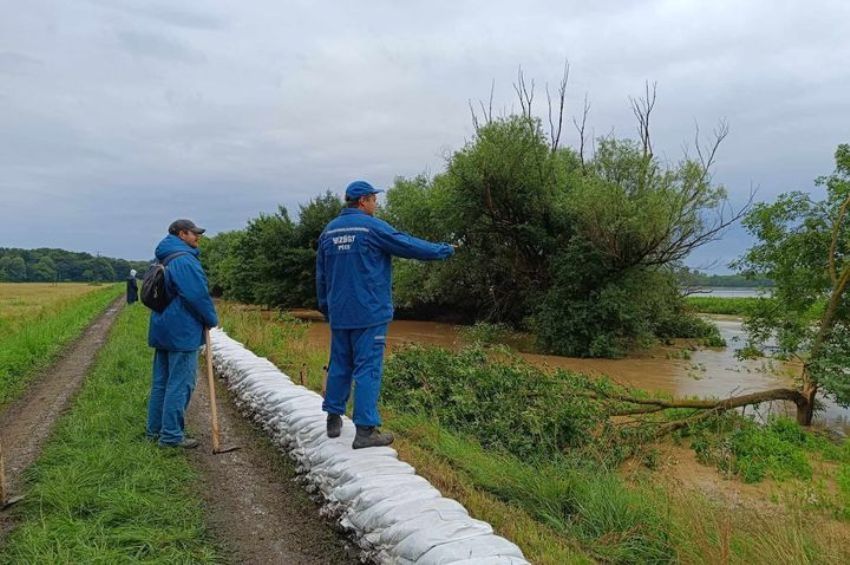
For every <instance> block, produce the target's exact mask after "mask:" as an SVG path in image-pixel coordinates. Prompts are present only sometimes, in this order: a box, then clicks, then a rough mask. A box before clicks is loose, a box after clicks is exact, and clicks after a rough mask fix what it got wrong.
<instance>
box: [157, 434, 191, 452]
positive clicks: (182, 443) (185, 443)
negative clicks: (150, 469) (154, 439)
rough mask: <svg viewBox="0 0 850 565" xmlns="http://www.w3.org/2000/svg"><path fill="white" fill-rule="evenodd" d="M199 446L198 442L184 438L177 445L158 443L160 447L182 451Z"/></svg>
mask: <svg viewBox="0 0 850 565" xmlns="http://www.w3.org/2000/svg"><path fill="white" fill-rule="evenodd" d="M198 445H200V442H198V440H196V439H194V438H191V437H184V438H183V439H182V440H181V441H179V442H178V443H160V444H159V446H160V447H182V448H183V449H194V448H196V447H198Z"/></svg>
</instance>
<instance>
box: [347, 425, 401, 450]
mask: <svg viewBox="0 0 850 565" xmlns="http://www.w3.org/2000/svg"><path fill="white" fill-rule="evenodd" d="M393 439H395V438H394V437H393V434H391V433H390V432H383V433H382V432H381V430H379V429H378V428H376V427H375V426H357V433H356V434H354V443H352V444H351V447H352V448H354V449H362V448H364V447H383V446H385V445H389V444H391V443H392V442H393Z"/></svg>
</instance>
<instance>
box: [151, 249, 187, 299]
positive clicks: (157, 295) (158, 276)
mask: <svg viewBox="0 0 850 565" xmlns="http://www.w3.org/2000/svg"><path fill="white" fill-rule="evenodd" d="M187 254H188V253H187V252H186V251H178V252H177V253H172V254H171V255H169V256H167V257H166V258H165V259H163V260H162V261H154V262H153V263H151V266H150V267H148V270H147V271H145V276H144V277H143V278H142V291H141V292H140V293H139V294H140V296H139V298H140V299H141V300H142V304H144V305H145V306H147V307H148V308H150V309H151V310H153V311H154V312H160V313H162V312H164V311H165V309H166V308H168V305H169V304H171V298H169V297H168V293H167V292H166V290H165V268H166V267H167V266H168V264H169V263H170V262H171V260H172V259H176V258H177V257H180V256H181V255H187Z"/></svg>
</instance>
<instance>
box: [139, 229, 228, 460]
mask: <svg viewBox="0 0 850 565" xmlns="http://www.w3.org/2000/svg"><path fill="white" fill-rule="evenodd" d="M204 231H205V230H203V229H202V228H199V227H198V226H196V225H195V224H194V223H193V222H192V221H191V220H176V221H175V222H173V223H172V224H171V226H169V228H168V235H167V236H166V237H165V239H163V240H162V241H161V242H159V245H157V247H156V258H157V260H158V261H159V262H161V263H163V264H165V265H166V267H165V290H166V293H167V295H168V297H169V298H170V299H171V302H169V304H168V307H167V308H166V309H165V310H163V311H162V312H161V313H160V312H155V311H154V312H151V319H150V328H149V330H148V345H150V346H151V347H153V348H154V349H155V350H156V351H155V353H154V358H153V382H152V383H151V393H150V402H149V403H148V423H147V429H146V433H147V436H148V438H150V439H158V440H159V445H160V446H163V447H185V448H191V447H197V446H198V441H197V440H196V439H192V438H188V437H186V435H185V433H184V429H185V425H184V415H185V413H186V407H187V406H188V405H189V400H190V399H191V398H192V391H194V390H195V378H196V374H197V371H198V349H199V348H200V346H201V344H202V343H203V341H204V328H205V327H209V328H212V327H215V326H217V325H218V316H217V315H216V312H215V306H214V305H213V302H212V299H211V298H210V293H209V290H208V287H207V277H206V275H205V274H204V270H203V268H202V267H201V261H200V259H199V251H198V240H199V239H200V237H201V234H202V233H204Z"/></svg>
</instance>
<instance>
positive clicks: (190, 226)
mask: <svg viewBox="0 0 850 565" xmlns="http://www.w3.org/2000/svg"><path fill="white" fill-rule="evenodd" d="M181 231H190V232H193V233H196V234H198V235H201V234H202V233H204V232H205V231H207V230H205V229H204V228H199V227H198V226H196V225H195V222H193V221H192V220H186V219H183V220H174V221H173V222H171V225H170V226H168V233H170V234H171V235H177V234H178V233H180V232H181Z"/></svg>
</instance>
